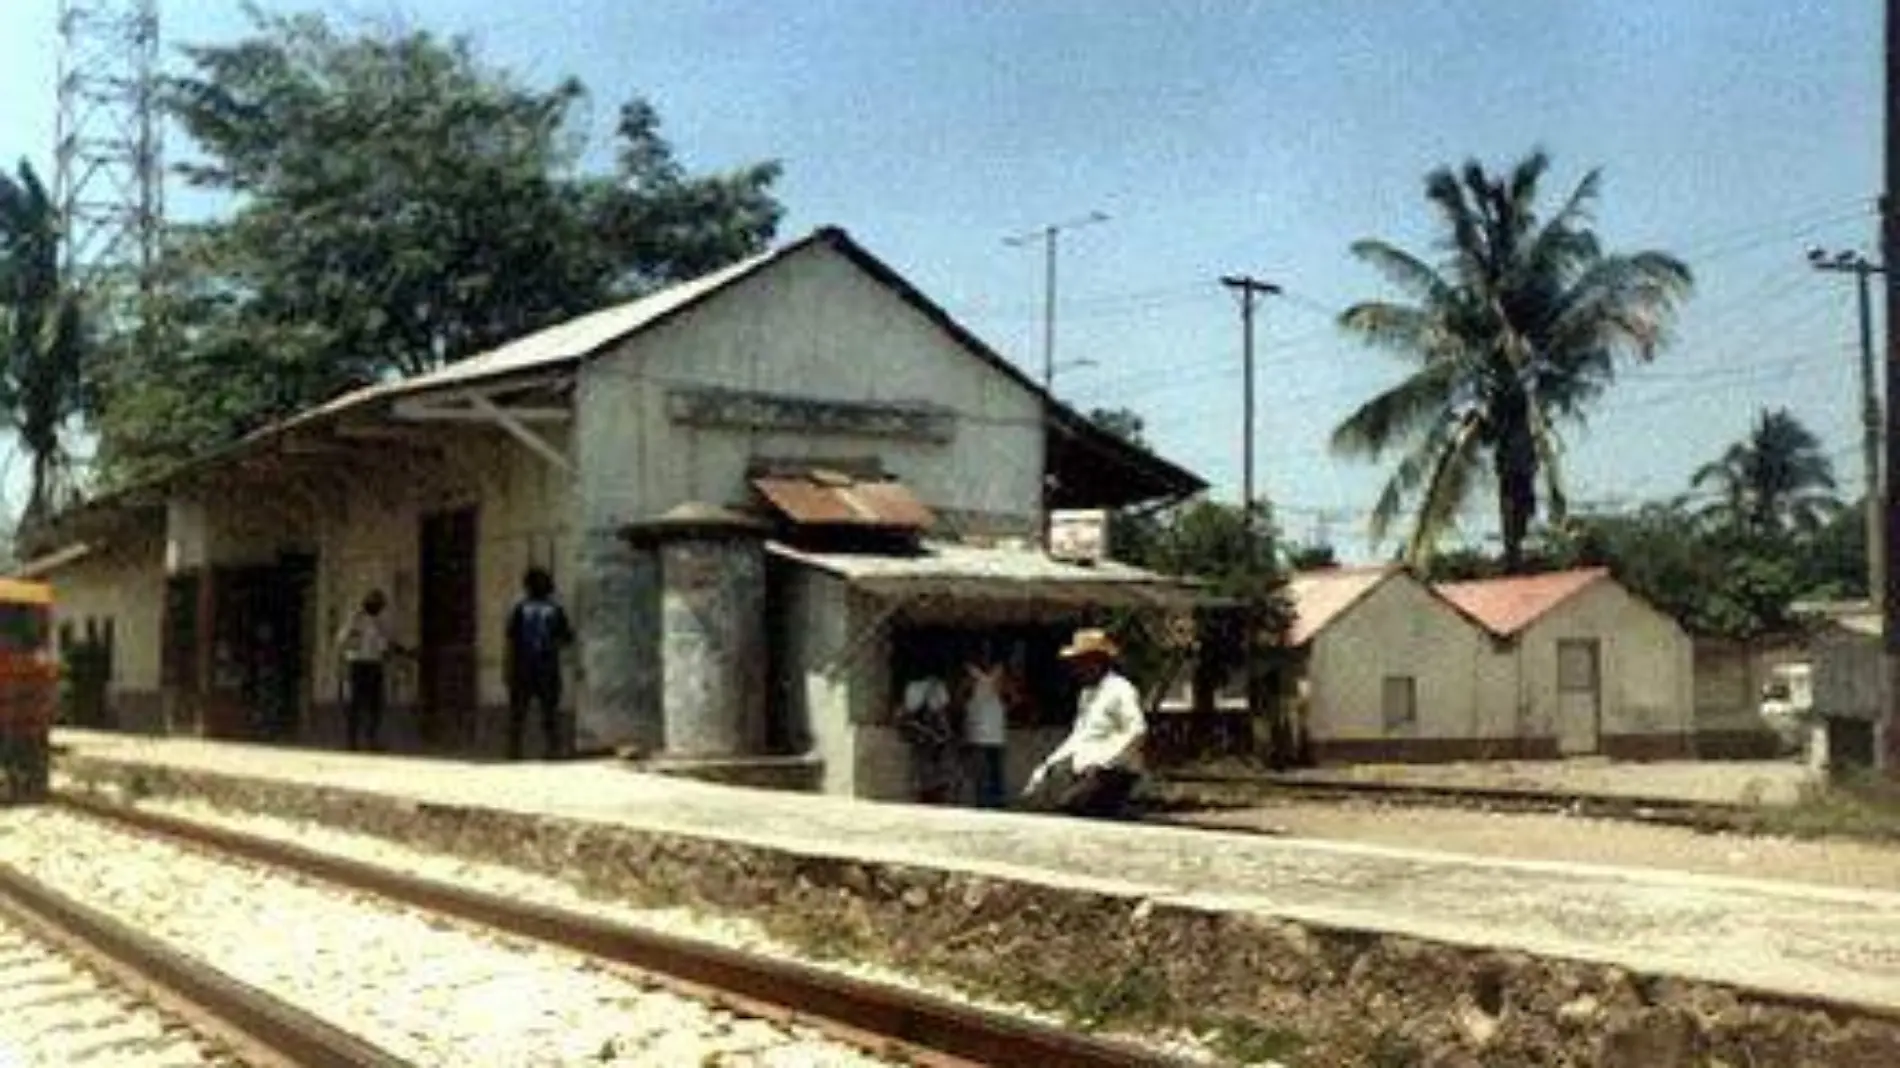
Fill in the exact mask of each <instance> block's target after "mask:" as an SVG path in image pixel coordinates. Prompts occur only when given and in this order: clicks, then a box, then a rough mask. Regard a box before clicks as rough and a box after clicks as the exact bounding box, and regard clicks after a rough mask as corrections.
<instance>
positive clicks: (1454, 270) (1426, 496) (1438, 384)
mask: <svg viewBox="0 0 1900 1068" xmlns="http://www.w3.org/2000/svg"><path fill="white" fill-rule="evenodd" d="M1549 162H1550V161H1549V158H1548V157H1547V156H1546V155H1545V154H1544V153H1543V152H1541V151H1540V152H1533V153H1532V154H1531V155H1530V156H1529V157H1527V158H1526V159H1524V160H1523V161H1522V162H1520V163H1518V164H1517V165H1516V166H1515V167H1513V168H1512V169H1511V171H1510V172H1509V173H1508V174H1506V175H1503V176H1501V177H1494V176H1493V175H1491V174H1489V173H1487V172H1486V171H1485V170H1484V168H1483V167H1482V166H1480V165H1479V164H1478V163H1477V162H1476V161H1472V162H1468V163H1466V164H1465V165H1464V167H1463V168H1462V170H1461V171H1460V172H1458V173H1454V172H1453V171H1452V170H1451V169H1450V168H1448V167H1446V168H1440V169H1438V170H1435V171H1433V172H1432V173H1431V174H1430V175H1428V176H1427V178H1426V180H1425V194H1426V198H1427V199H1428V200H1430V201H1431V203H1432V205H1433V206H1434V207H1435V208H1436V209H1437V211H1438V213H1439V215H1440V216H1441V218H1442V222H1443V224H1444V228H1445V237H1444V240H1443V247H1444V249H1445V251H1446V255H1445V258H1444V259H1443V261H1442V262H1441V263H1439V264H1438V265H1436V266H1434V265H1432V264H1430V263H1428V262H1426V260H1424V259H1422V258H1420V257H1419V256H1416V255H1413V254H1412V253H1409V252H1405V251H1403V250H1401V249H1399V248H1397V247H1395V246H1393V245H1390V244H1388V243H1386V242H1383V241H1373V240H1367V241H1360V242H1358V243H1357V244H1355V245H1353V254H1354V255H1356V256H1358V257H1359V258H1360V259H1362V260H1364V261H1366V262H1367V263H1369V264H1371V265H1372V266H1374V267H1375V268H1377V269H1378V270H1380V271H1381V272H1382V273H1383V274H1384V275H1385V276H1386V277H1387V279H1388V280H1390V281H1391V282H1392V283H1393V284H1395V285H1396V286H1398V287H1399V289H1400V290H1402V291H1403V292H1404V294H1405V295H1406V297H1407V298H1409V300H1410V301H1411V302H1410V303H1392V302H1387V301H1378V300H1374V301H1367V302H1364V303H1360V304H1357V305H1354V306H1353V307H1351V308H1349V309H1347V310H1346V311H1345V313H1344V314H1342V315H1341V316H1340V323H1341V325H1342V326H1343V327H1344V328H1345V329H1346V330H1347V331H1348V332H1350V333H1352V334H1354V335H1357V336H1358V337H1359V338H1360V339H1361V340H1362V341H1364V342H1365V343H1367V344H1369V345H1372V346H1375V347H1379V348H1385V349H1389V350H1392V351H1394V352H1397V353H1398V354H1400V355H1401V356H1402V357H1403V358H1404V359H1405V360H1406V361H1407V362H1408V363H1409V364H1410V365H1411V367H1412V371H1411V373H1410V374H1409V375H1408V376H1407V377H1406V378H1405V379H1404V381H1402V382H1400V383H1399V384H1398V385H1397V386H1394V387H1392V388H1391V389H1388V390H1386V391H1385V392H1383V393H1380V394H1379V395H1378V396H1376V397H1374V398H1373V399H1372V400H1370V401H1368V402H1367V403H1366V404H1365V405H1363V406H1362V407H1360V408H1359V409H1358V410H1357V411H1355V412H1354V413H1353V414H1352V415H1350V416H1348V417H1347V419H1346V420H1345V421H1344V422H1343V423H1341V424H1340V425H1339V427H1338V428H1337V429H1336V430H1335V431H1334V433H1333V447H1334V449H1335V450H1337V451H1339V452H1341V453H1343V454H1346V455H1351V456H1366V457H1370V458H1372V459H1374V460H1377V459H1381V458H1383V457H1384V456H1385V455H1386V454H1387V452H1388V451H1391V450H1395V449H1402V450H1403V455H1402V456H1401V458H1400V459H1399V462H1398V466H1397V468H1396V469H1395V471H1394V472H1393V475H1392V477H1391V479H1390V481H1389V482H1388V483H1387V484H1386V487H1385V489H1384V491H1383V492H1382V493H1381V494H1380V496H1379V499H1378V502H1377V503H1376V505H1375V506H1374V508H1373V511H1372V517H1371V520H1372V531H1373V534H1374V536H1375V537H1383V536H1384V535H1385V533H1386V532H1387V530H1388V529H1389V527H1390V526H1391V524H1392V522H1393V521H1394V520H1395V519H1396V518H1397V517H1398V515H1399V512H1400V511H1401V509H1402V508H1403V507H1405V505H1406V502H1407V501H1408V500H1410V501H1413V502H1414V506H1415V515H1414V518H1413V525H1412V533H1411V536H1410V538H1409V539H1408V541H1407V543H1406V548H1405V556H1406V558H1407V559H1409V560H1412V561H1413V562H1421V561H1423V560H1425V559H1427V558H1429V557H1430V555H1431V553H1432V551H1433V549H1434V547H1435V545H1436V543H1437V541H1438V539H1439V538H1440V536H1441V535H1443V534H1444V533H1445V532H1446V531H1447V530H1449V529H1450V528H1451V527H1452V526H1453V523H1454V519H1455V517H1456V516H1457V514H1458V512H1459V510H1460V509H1461V508H1462V507H1463V506H1464V505H1465V504H1466V502H1467V501H1468V499H1469V498H1470V497H1471V495H1472V494H1473V493H1474V492H1475V491H1476V487H1477V485H1478V483H1479V482H1480V480H1481V479H1483V478H1484V477H1485V472H1484V469H1485V467H1487V466H1488V467H1489V477H1490V480H1491V481H1492V482H1493V484H1494V485H1495V489H1496V495H1497V507H1498V517H1499V522H1500V528H1501V531H1502V534H1503V539H1504V564H1505V568H1506V569H1507V570H1509V571H1513V572H1515V571H1519V570H1521V569H1522V567H1523V565H1524V556H1523V549H1524V543H1525V539H1526V537H1527V535H1528V534H1529V532H1530V529H1531V524H1532V521H1533V520H1534V519H1535V518H1536V517H1537V515H1538V513H1539V511H1540V506H1541V510H1543V511H1546V512H1548V513H1549V514H1550V515H1551V516H1552V517H1553V518H1561V517H1562V515H1563V513H1564V496H1563V488H1562V477H1561V470H1560V467H1559V457H1560V455H1561V450H1562V442H1561V439H1560V437H1559V435H1558V424H1559V423H1560V422H1562V421H1564V420H1571V421H1581V419H1582V417H1583V416H1584V414H1585V412H1586V410H1587V409H1588V407H1589V406H1590V404H1591V403H1592V402H1594V401H1596V400H1597V399H1598V398H1599V397H1601V395H1602V394H1603V392H1604V390H1605V389H1606V388H1607V387H1608V386H1609V385H1610V384H1611V382H1612V381H1613V380H1614V377H1615V372H1616V366H1617V359H1618V357H1620V356H1625V355H1628V356H1634V357H1636V358H1639V359H1648V358H1650V357H1651V356H1652V355H1653V353H1654V352H1655V350H1656V349H1657V347H1658V346H1659V345H1660V344H1661V343H1662V342H1663V341H1664V334H1665V327H1666V326H1667V324H1668V323H1669V321H1670V319H1671V317H1672V316H1673V314H1674V311H1675V309H1676V307H1677V305H1678V304H1679V302H1680V301H1681V300H1683V299H1684V298H1685V297H1686V296H1687V294H1688V292H1689V289H1690V274H1689V269H1688V267H1686V266H1685V265H1684V264H1683V263H1682V262H1681V261H1679V260H1677V259H1676V258H1674V257H1672V256H1670V255H1668V254H1666V253H1663V252H1656V251H1644V252H1637V253H1633V254H1627V255H1623V254H1609V253H1605V252H1604V251H1603V249H1602V247H1601V245H1600V243H1599V241H1598V239H1597V236H1596V234H1595V232H1594V231H1593V230H1592V228H1591V218H1590V210H1591V207H1592V205H1593V203H1594V202H1595V200H1596V197H1597V192H1598V188H1599V184H1600V178H1599V172H1596V171H1592V172H1590V173H1589V174H1588V175H1586V176H1585V177H1584V179H1583V181H1582V182H1580V183H1579V184H1578V186H1577V187H1576V189H1575V190H1574V191H1573V192H1572V193H1571V195H1570V197H1569V198H1568V199H1567V200H1565V201H1564V202H1563V203H1562V204H1561V205H1559V206H1558V208H1557V209H1556V211H1555V212H1553V213H1551V214H1550V215H1549V216H1548V217H1545V216H1543V215H1541V214H1540V212H1539V209H1538V205H1537V195H1538V189H1539V185H1540V183H1541V181H1542V179H1543V177H1544V174H1545V172H1546V171H1547V170H1548V169H1549ZM1540 477H1541V478H1542V480H1543V483H1544V489H1543V494H1544V496H1543V499H1542V501H1541V502H1540V500H1539V494H1538V481H1539V478H1540Z"/></svg>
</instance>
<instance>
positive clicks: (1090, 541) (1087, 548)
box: [1049, 509, 1108, 564]
mask: <svg viewBox="0 0 1900 1068" xmlns="http://www.w3.org/2000/svg"><path fill="white" fill-rule="evenodd" d="M1049 555H1050V556H1051V557H1053V558H1055V559H1057V560H1066V561H1069V562H1071V563H1082V564H1094V563H1099V562H1101V561H1103V560H1106V559H1108V513H1107V512H1105V511H1102V510H1101V509H1087V510H1071V511H1064V510H1061V509H1058V510H1056V511H1053V512H1050V513H1049Z"/></svg>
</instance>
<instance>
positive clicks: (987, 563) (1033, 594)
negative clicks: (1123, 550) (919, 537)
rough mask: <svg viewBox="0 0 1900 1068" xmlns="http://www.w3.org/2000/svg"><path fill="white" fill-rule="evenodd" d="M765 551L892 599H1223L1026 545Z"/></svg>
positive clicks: (1148, 603)
mask: <svg viewBox="0 0 1900 1068" xmlns="http://www.w3.org/2000/svg"><path fill="white" fill-rule="evenodd" d="M766 551H767V552H768V553H770V554H771V555H772V556H774V557H776V558H778V559H781V560H786V561H789V562H791V563H795V564H799V565H802V566H805V567H809V568H813V569H815V570H818V571H822V572H825V573H827V574H830V575H833V576H836V577H838V578H840V579H843V580H844V581H845V582H846V583H848V584H849V585H850V586H851V588H852V589H854V590H857V591H859V592H861V593H865V594H868V595H870V596H873V597H877V598H880V599H885V600H892V601H904V600H909V599H926V598H930V599H948V600H962V601H982V602H989V603H1041V604H1056V605H1063V606H1070V607H1074V608H1078V609H1080V608H1148V609H1160V610H1169V611H1186V610H1190V609H1194V608H1202V607H1208V606H1211V605H1217V604H1220V603H1223V602H1222V601H1221V600H1220V599H1219V598H1216V597H1214V596H1212V595H1211V594H1210V593H1209V592H1208V590H1207V589H1206V587H1205V586H1204V585H1203V584H1201V583H1199V582H1196V581H1194V580H1191V579H1181V578H1173V577H1170V576H1167V575H1161V574H1157V573H1155V572H1152V571H1144V570H1142V569H1140V568H1134V567H1129V566H1127V565H1125V564H1115V563H1104V564H1099V565H1094V566H1084V565H1081V564H1070V563H1065V562H1062V561H1058V560H1053V559H1051V558H1050V557H1048V556H1046V555H1044V554H1042V553H1040V552H1034V551H1030V550H1026V549H984V548H976V547H973V546H962V545H954V546H953V545H947V544H936V543H933V544H929V545H926V547H925V549H924V551H923V552H921V553H918V554H916V555H914V556H892V555H879V554H873V553H837V552H831V553H819V552H810V551H806V550H802V549H798V548H794V547H792V546H789V545H786V544H784V543H782V542H769V543H767V545H766Z"/></svg>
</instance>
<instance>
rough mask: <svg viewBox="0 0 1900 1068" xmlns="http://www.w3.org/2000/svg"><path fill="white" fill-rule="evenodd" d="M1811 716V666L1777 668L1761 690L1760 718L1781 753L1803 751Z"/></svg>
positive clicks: (1812, 706)
mask: <svg viewBox="0 0 1900 1068" xmlns="http://www.w3.org/2000/svg"><path fill="white" fill-rule="evenodd" d="M1813 716H1814V666H1813V665H1811V664H1777V665H1776V666H1775V667H1774V668H1773V669H1771V670H1770V671H1769V673H1768V681H1767V682H1765V683H1763V684H1762V688H1761V718H1762V721H1763V722H1765V723H1767V724H1768V726H1769V728H1770V729H1772V730H1773V731H1774V732H1775V735H1776V736H1777V737H1779V738H1780V739H1781V747H1782V751H1783V752H1789V753H1798V752H1800V751H1801V750H1802V749H1804V748H1806V745H1807V737H1808V730H1809V727H1810V725H1811V724H1812V722H1813Z"/></svg>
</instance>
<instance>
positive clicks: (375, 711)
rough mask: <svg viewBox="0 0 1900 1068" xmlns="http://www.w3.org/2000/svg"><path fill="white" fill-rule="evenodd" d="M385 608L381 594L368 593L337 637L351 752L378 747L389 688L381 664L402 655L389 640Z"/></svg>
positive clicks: (398, 647) (385, 603)
mask: <svg viewBox="0 0 1900 1068" xmlns="http://www.w3.org/2000/svg"><path fill="white" fill-rule="evenodd" d="M388 604H389V602H388V600H387V599H386V598H384V597H383V591H381V590H371V591H370V592H369V595H368V596H366V597H364V598H363V606H362V607H361V608H360V609H358V610H357V611H356V612H355V613H354V614H353V615H351V616H350V620H349V622H347V623H345V624H344V625H343V630H342V631H341V632H340V633H338V634H337V636H336V644H337V650H338V652H340V653H341V654H342V656H343V663H344V667H345V675H344V678H345V680H346V682H347V684H348V686H349V700H348V703H347V705H346V707H345V716H346V718H345V721H344V722H345V734H346V741H347V744H348V745H349V748H351V749H375V748H377V747H378V746H379V745H380V744H381V743H380V741H379V739H378V738H377V734H378V732H379V731H380V730H381V728H382V721H383V706H384V704H385V701H386V700H387V698H386V694H385V689H386V687H387V685H388V679H387V674H386V671H385V668H384V663H385V661H386V660H388V658H389V656H390V655H391V654H395V655H398V656H400V655H403V653H404V652H405V650H404V649H403V647H402V646H400V645H398V644H396V641H395V639H394V638H392V637H391V636H390V633H389V621H388V620H387V619H386V618H385V617H384V616H383V609H385V608H386V607H388Z"/></svg>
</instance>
